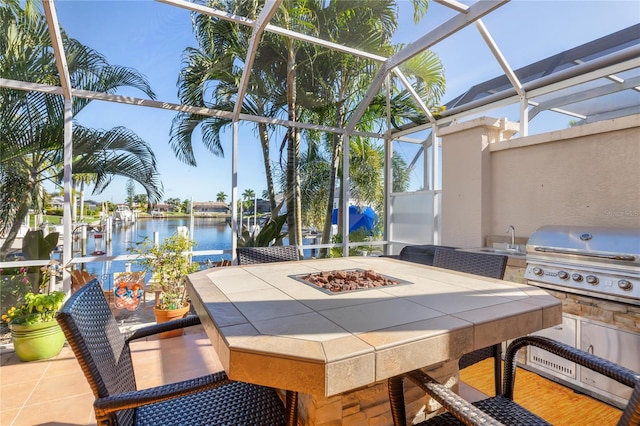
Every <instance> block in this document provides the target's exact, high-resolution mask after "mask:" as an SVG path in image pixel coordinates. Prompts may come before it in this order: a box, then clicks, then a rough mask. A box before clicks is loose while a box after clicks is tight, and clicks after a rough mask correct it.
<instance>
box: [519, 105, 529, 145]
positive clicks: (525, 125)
mask: <svg viewBox="0 0 640 426" xmlns="http://www.w3.org/2000/svg"><path fill="white" fill-rule="evenodd" d="M529 120H530V118H529V103H528V102H527V95H521V96H520V137H524V136H529Z"/></svg>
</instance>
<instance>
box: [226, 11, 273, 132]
mask: <svg viewBox="0 0 640 426" xmlns="http://www.w3.org/2000/svg"><path fill="white" fill-rule="evenodd" d="M280 3H282V0H267V2H266V3H265V5H264V7H263V8H262V10H261V11H260V15H259V16H258V20H257V21H256V24H255V25H254V26H253V34H251V39H250V40H249V46H248V48H247V56H246V58H245V60H244V68H243V69H242V78H241V79H240V87H238V97H237V100H236V105H235V107H234V108H233V120H234V121H237V120H238V116H239V115H240V112H241V111H242V104H243V103H244V97H245V95H246V93H247V86H248V85H249V78H250V77H251V72H252V71H253V61H254V60H255V58H256V51H257V49H258V44H259V43H260V38H261V37H262V33H263V32H264V29H265V27H266V26H267V24H269V21H271V18H273V15H275V13H276V12H277V11H278V7H279V6H280Z"/></svg>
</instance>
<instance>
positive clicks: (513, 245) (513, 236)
mask: <svg viewBox="0 0 640 426" xmlns="http://www.w3.org/2000/svg"><path fill="white" fill-rule="evenodd" d="M509 232H511V244H507V250H517V248H518V246H517V245H516V228H514V226H513V225H509V226H507V230H506V233H507V234H508V233H509Z"/></svg>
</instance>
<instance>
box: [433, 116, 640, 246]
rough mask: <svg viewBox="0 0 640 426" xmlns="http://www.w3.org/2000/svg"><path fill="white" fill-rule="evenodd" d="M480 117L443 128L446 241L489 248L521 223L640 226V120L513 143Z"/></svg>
mask: <svg viewBox="0 0 640 426" xmlns="http://www.w3.org/2000/svg"><path fill="white" fill-rule="evenodd" d="M517 128H518V127H517V124H515V123H509V122H505V121H504V120H498V119H493V118H486V117H485V118H479V119H476V120H472V121H469V122H465V123H461V124H457V125H454V126H450V127H449V128H446V129H442V131H441V133H440V135H441V136H442V163H443V165H442V170H443V172H442V173H443V175H442V244H446V245H455V246H460V247H474V246H475V247H478V246H483V245H484V244H485V242H486V238H487V237H488V236H491V235H504V234H505V229H506V227H507V226H508V225H513V226H515V229H516V235H517V236H518V237H524V238H528V236H529V235H531V233H533V232H534V231H535V230H536V229H537V228H539V227H540V226H543V225H549V224H556V225H590V226H625V227H640V115H633V116H628V117H624V118H619V119H614V120H606V121H601V122H597V123H592V124H587V125H583V126H576V127H572V128H567V129H564V130H559V131H554V132H550V133H545V134H539V135H533V136H529V137H523V138H515V139H511V137H512V135H513V134H514V133H515V130H517Z"/></svg>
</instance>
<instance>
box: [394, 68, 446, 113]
mask: <svg viewBox="0 0 640 426" xmlns="http://www.w3.org/2000/svg"><path fill="white" fill-rule="evenodd" d="M394 72H395V74H396V76H397V77H398V78H399V79H400V81H401V82H402V84H403V85H404V87H406V89H407V91H408V92H409V95H411V97H412V98H413V100H414V101H415V102H416V103H417V104H418V107H420V109H421V110H422V112H424V114H425V115H426V116H427V119H428V120H429V122H430V123H435V122H436V119H435V117H434V116H433V114H432V113H431V111H429V108H427V105H426V104H425V103H424V102H423V101H422V99H420V96H418V93H417V92H416V91H415V89H414V88H413V86H412V85H411V83H410V82H409V80H407V77H405V75H404V74H403V73H402V71H400V70H399V69H398V68H395V69H394ZM387 96H389V95H387Z"/></svg>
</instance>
